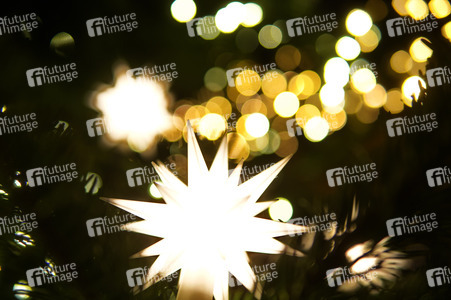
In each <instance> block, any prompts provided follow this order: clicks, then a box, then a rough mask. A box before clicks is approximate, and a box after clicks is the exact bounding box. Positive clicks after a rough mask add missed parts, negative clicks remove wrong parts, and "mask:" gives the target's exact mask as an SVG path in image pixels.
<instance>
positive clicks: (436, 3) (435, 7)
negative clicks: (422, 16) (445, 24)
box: [429, 0, 451, 19]
mask: <svg viewBox="0 0 451 300" xmlns="http://www.w3.org/2000/svg"><path fill="white" fill-rule="evenodd" d="M429 9H430V10H431V13H432V14H433V15H434V16H435V17H436V18H437V19H442V18H446V17H447V16H448V15H449V14H450V13H451V4H450V3H449V1H448V0H431V1H429Z"/></svg>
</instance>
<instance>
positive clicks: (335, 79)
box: [324, 57, 350, 86]
mask: <svg viewBox="0 0 451 300" xmlns="http://www.w3.org/2000/svg"><path fill="white" fill-rule="evenodd" d="M349 71H350V70H349V65H348V63H347V62H346V61H345V60H344V59H343V58H340V57H334V58H331V59H329V60H328V61H327V62H326V64H325V65H324V80H325V81H326V83H334V84H336V85H341V86H345V85H346V84H347V83H348V82H349Z"/></svg>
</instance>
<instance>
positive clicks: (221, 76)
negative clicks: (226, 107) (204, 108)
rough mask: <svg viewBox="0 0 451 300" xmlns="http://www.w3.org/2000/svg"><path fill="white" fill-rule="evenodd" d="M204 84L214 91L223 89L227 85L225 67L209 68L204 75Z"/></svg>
mask: <svg viewBox="0 0 451 300" xmlns="http://www.w3.org/2000/svg"><path fill="white" fill-rule="evenodd" d="M204 84H205V86H206V87H207V89H209V90H210V91H212V92H218V91H221V90H222V89H223V88H225V87H226V85H227V80H226V73H225V71H224V69H221V68H218V67H214V68H211V69H209V70H208V71H207V72H206V73H205V76H204Z"/></svg>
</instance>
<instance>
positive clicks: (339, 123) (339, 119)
mask: <svg viewBox="0 0 451 300" xmlns="http://www.w3.org/2000/svg"><path fill="white" fill-rule="evenodd" d="M321 116H322V117H323V118H324V119H325V120H326V121H327V123H328V124H329V130H331V131H337V130H340V129H342V128H343V127H344V126H345V124H346V121H347V118H348V117H347V115H346V112H345V111H344V110H343V109H342V110H341V111H340V112H339V113H336V114H330V113H328V112H325V111H323V112H322V114H321Z"/></svg>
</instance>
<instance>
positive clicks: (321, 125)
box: [304, 117, 329, 142]
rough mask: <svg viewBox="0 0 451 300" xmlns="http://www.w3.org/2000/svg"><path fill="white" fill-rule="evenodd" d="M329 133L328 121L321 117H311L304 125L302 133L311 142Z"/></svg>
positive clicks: (319, 139)
mask: <svg viewBox="0 0 451 300" xmlns="http://www.w3.org/2000/svg"><path fill="white" fill-rule="evenodd" d="M328 134H329V123H328V122H327V121H326V120H325V119H324V118H322V117H313V118H311V119H310V120H308V121H307V123H306V124H305V127H304V135H305V137H306V138H307V139H308V140H309V141H311V142H320V141H322V140H323V139H324V138H325V137H326V136H327V135H328Z"/></svg>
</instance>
